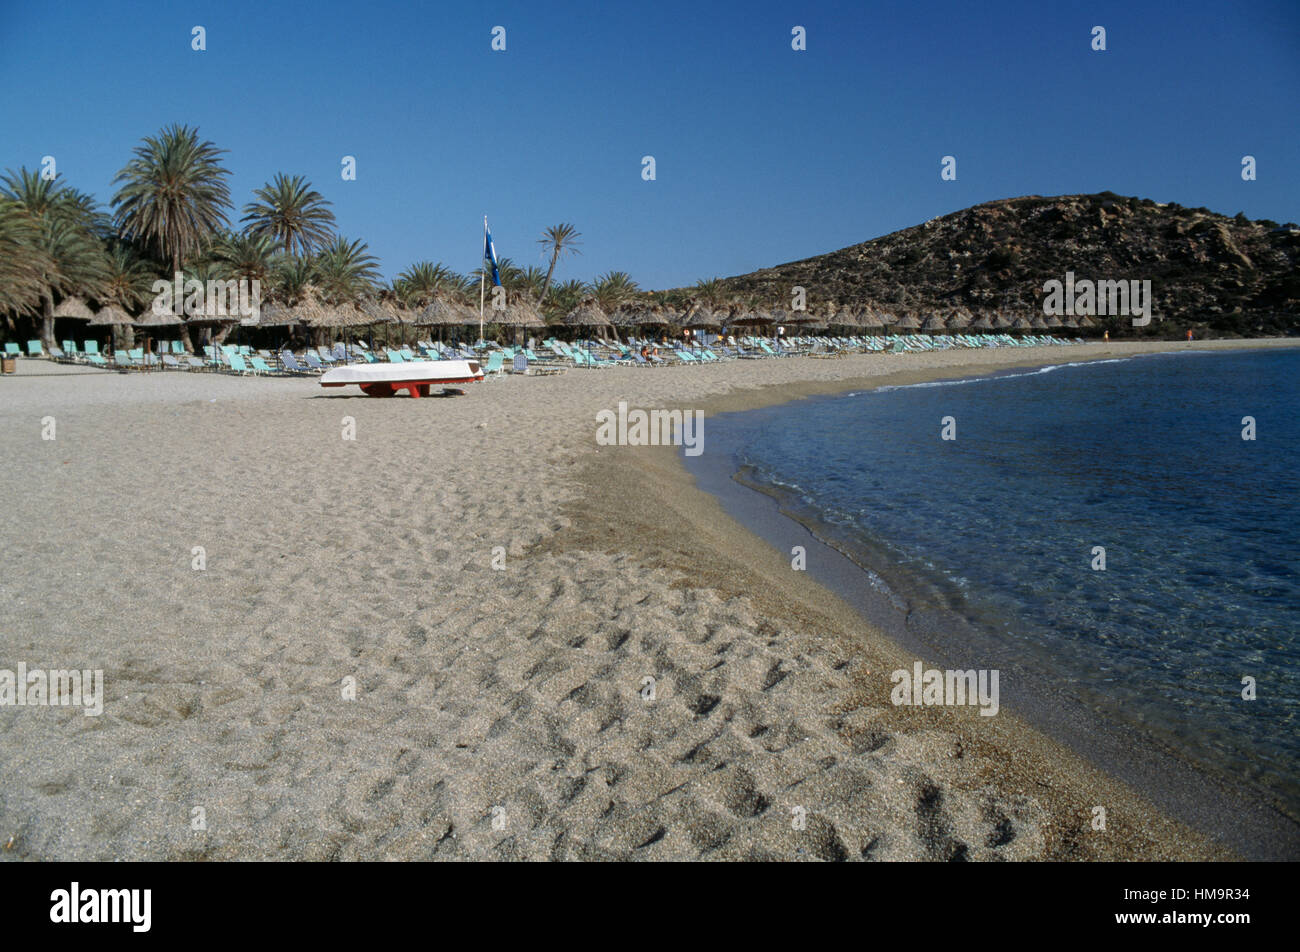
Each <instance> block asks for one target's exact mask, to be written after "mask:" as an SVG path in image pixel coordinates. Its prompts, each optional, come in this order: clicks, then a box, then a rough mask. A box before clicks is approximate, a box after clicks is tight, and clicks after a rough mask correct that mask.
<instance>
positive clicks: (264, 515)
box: [0, 341, 1272, 860]
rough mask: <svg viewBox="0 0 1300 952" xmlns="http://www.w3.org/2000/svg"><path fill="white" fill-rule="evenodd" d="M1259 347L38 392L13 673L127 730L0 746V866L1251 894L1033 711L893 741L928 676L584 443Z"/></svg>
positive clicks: (13, 592)
mask: <svg viewBox="0 0 1300 952" xmlns="http://www.w3.org/2000/svg"><path fill="white" fill-rule="evenodd" d="M1271 345H1272V344H1271V343H1270V342H1263V341H1240V342H1209V343H1207V342H1199V341H1198V342H1196V343H1194V344H1183V343H1149V344H1118V343H1105V344H1102V343H1096V344H1086V345H1078V346H1073V347H1068V348H1039V349H1009V348H1008V349H990V350H957V351H946V352H936V353H925V354H903V355H890V354H884V355H857V356H851V357H844V358H840V359H835V360H817V359H812V358H806V357H800V358H789V359H783V360H765V361H733V362H730V363H726V364H719V365H712V366H707V367H671V368H664V369H633V368H614V369H606V370H592V371H583V370H569V371H568V372H567V373H565V374H563V375H560V376H554V377H538V378H522V377H507V378H505V379H502V380H493V381H489V382H486V383H483V384H478V385H474V386H471V387H469V388H468V392H467V394H466V395H465V396H463V397H458V398H454V399H432V400H410V399H393V400H370V399H365V398H362V397H361V396H360V394H359V393H358V392H357V391H356V390H355V389H354V388H348V390H322V389H321V388H320V387H319V386H318V385H317V384H316V382H315V381H314V380H310V379H302V378H298V379H272V378H264V379H253V378H236V377H231V376H225V375H220V374H209V373H192V374H189V373H153V374H130V375H126V374H117V373H111V372H97V371H84V370H80V369H77V368H68V367H63V366H57V365H53V364H48V363H44V362H37V361H21V362H20V374H19V375H18V376H16V377H12V378H6V379H3V380H0V498H3V500H4V512H3V517H2V518H0V668H11V669H12V668H14V667H15V666H16V665H17V664H18V663H19V662H25V663H26V664H27V665H28V667H29V668H36V667H44V668H69V667H77V668H93V669H102V670H103V672H104V678H105V696H104V711H103V713H102V715H100V716H97V717H87V716H85V714H84V713H83V712H82V711H80V710H78V709H76V708H4V709H0V769H2V770H3V771H4V774H5V776H6V777H7V778H8V783H6V784H5V785H4V788H3V790H0V843H8V845H7V846H6V848H5V849H4V850H3V851H0V858H3V859H33V860H71V859H77V860H142V859H215V860H230V859H285V860H300V859H307V860H351V859H536V860H544V859H587V860H593V859H594V860H603V859H609V860H622V859H658V860H663V859H710V860H712V859H776V860H800V859H823V860H840V859H851V860H859V859H869V860H905V859H907V860H910V859H936V860H950V859H967V860H995V859H1012V860H1028V859H1068V860H1073V859H1102V860H1109V859H1152V860H1157V859H1219V858H1233V856H1234V854H1233V853H1232V851H1231V850H1230V849H1229V848H1228V847H1226V846H1224V845H1223V844H1220V843H1216V842H1214V841H1212V840H1211V839H1210V838H1208V837H1207V836H1204V835H1202V834H1201V833H1200V832H1198V831H1196V830H1193V829H1191V828H1189V827H1188V826H1185V825H1183V824H1181V823H1179V822H1176V821H1174V820H1172V819H1170V818H1169V817H1167V816H1165V815H1164V814H1162V813H1161V812H1160V811H1159V810H1157V809H1156V808H1155V807H1153V806H1152V805H1151V804H1150V803H1149V802H1148V801H1147V800H1146V799H1145V798H1144V797H1143V796H1142V795H1141V794H1140V793H1139V792H1138V791H1135V790H1133V789H1131V788H1130V787H1128V786H1126V785H1124V784H1123V783H1121V782H1119V781H1117V780H1114V779H1112V778H1111V777H1109V776H1108V775H1106V774H1105V773H1103V772H1101V771H1100V770H1098V769H1096V768H1094V767H1093V766H1091V765H1089V764H1088V763H1086V762H1084V761H1083V760H1081V759H1080V758H1078V757H1077V756H1075V755H1074V754H1072V753H1071V752H1070V751H1069V750H1067V749H1065V748H1063V747H1062V746H1060V745H1059V744H1057V743H1055V742H1053V741H1051V740H1050V739H1048V738H1047V737H1045V736H1043V735H1042V734H1040V733H1038V732H1037V731H1035V730H1034V729H1032V728H1030V727H1029V726H1028V725H1027V724H1025V723H1024V722H1023V721H1021V720H1020V719H1018V718H1017V716H1016V715H1015V714H1014V713H1012V712H1011V711H1009V710H1004V711H1003V712H1002V713H1000V714H999V716H997V717H995V718H980V717H978V716H977V715H976V714H975V713H974V711H973V709H952V708H905V709H904V708H895V707H893V706H891V705H890V703H889V700H888V694H889V687H890V682H889V680H888V671H889V670H892V669H894V668H896V667H910V666H911V664H912V662H913V661H914V660H917V659H916V658H915V657H914V656H913V655H910V654H908V653H906V652H905V651H903V650H902V649H901V648H900V647H899V646H897V645H896V644H894V643H893V642H891V641H889V640H888V639H886V638H884V637H883V636H882V635H881V634H880V632H878V631H875V630H873V629H872V628H871V627H870V626H869V625H867V623H866V622H865V621H864V620H863V619H862V618H861V617H860V616H859V615H858V614H856V613H855V612H854V611H853V610H852V609H851V608H849V606H848V605H847V604H845V603H844V602H842V601H841V600H840V599H838V598H837V597H836V596H834V595H833V594H831V593H830V592H829V591H827V590H825V589H823V588H821V587H820V586H819V585H817V584H816V583H815V582H814V581H812V580H811V579H810V578H809V577H808V576H807V575H806V574H805V573H794V572H792V571H791V570H790V560H789V555H788V553H782V552H779V551H777V550H776V549H774V548H772V547H771V546H769V545H767V544H766V543H764V542H762V541H761V540H758V539H757V538H756V537H754V536H752V535H750V534H749V533H748V532H747V531H746V530H745V529H743V528H742V527H741V526H739V525H738V524H736V523H735V522H733V521H732V520H730V519H729V518H727V517H726V516H725V515H724V514H723V513H722V510H721V508H720V507H719V505H718V504H717V502H716V500H714V499H713V498H712V497H710V496H708V495H706V494H704V493H701V492H699V491H698V490H696V489H695V488H694V486H693V484H692V481H691V479H690V477H689V476H688V475H687V473H686V471H685V469H684V468H683V467H682V465H681V462H680V460H679V458H678V456H677V452H676V451H675V450H674V449H672V448H632V447H617V446H598V445H597V443H596V440H595V438H594V436H595V428H596V426H595V414H596V413H597V412H598V411H600V410H604V409H612V408H615V407H616V406H617V405H618V403H619V402H620V401H626V402H627V403H628V404H629V406H633V407H643V408H649V407H656V406H679V407H690V408H699V409H702V410H704V411H705V413H706V414H708V413H716V412H720V411H724V410H735V409H743V408H747V407H753V406H758V405H763V404H767V403H773V402H778V401H784V400H790V399H796V398H798V397H800V396H804V395H809V394H816V393H832V392H836V391H840V390H844V389H849V388H861V387H868V386H874V385H878V384H880V383H884V382H889V383H900V382H908V381H919V380H923V379H931V378H937V377H942V376H961V375H969V374H971V373H976V372H983V371H989V370H994V369H999V368H1006V367H1010V366H1016V365H1026V366H1027V365H1033V364H1043V363H1060V362H1066V361H1077V360H1083V359H1097V358H1102V357H1111V356H1125V355H1130V354H1135V353H1143V352H1154V351H1166V350H1183V349H1188V348H1195V349H1217V348H1229V347H1261V346H1271ZM48 417H52V418H53V419H54V421H55V425H56V428H57V429H56V438H55V439H53V440H47V439H42V428H43V426H45V424H44V423H43V420H44V419H45V418H48ZM345 418H351V422H352V423H353V424H354V426H355V439H354V440H349V439H345V438H344V433H345V431H346V428H347V427H348V425H349V421H348V419H345ZM706 424H707V419H706ZM706 432H707V430H706ZM707 445H708V444H707V437H706V443H705V447H706V450H705V451H706V452H707ZM195 547H202V550H203V558H204V559H205V563H206V564H205V567H204V568H203V569H201V570H196V569H195V568H194V567H193V565H194V559H195V555H194V550H195ZM502 550H504V551H502ZM494 563H495V566H494ZM647 678H653V679H654V697H653V699H647V698H646V697H645V696H644V694H645V692H646V679H647ZM347 679H355V697H349V696H348V694H349V693H350V692H349V691H348V690H347V685H348V684H349V683H351V682H349V681H348V680H347ZM1098 804H1104V805H1105V806H1106V807H1107V814H1108V823H1107V829H1106V831H1105V832H1098V831H1094V830H1093V829H1091V827H1090V819H1091V817H1092V808H1093V807H1094V806H1095V805H1098ZM200 821H201V822H200ZM796 821H798V822H796ZM800 826H802V828H797V827H800Z"/></svg>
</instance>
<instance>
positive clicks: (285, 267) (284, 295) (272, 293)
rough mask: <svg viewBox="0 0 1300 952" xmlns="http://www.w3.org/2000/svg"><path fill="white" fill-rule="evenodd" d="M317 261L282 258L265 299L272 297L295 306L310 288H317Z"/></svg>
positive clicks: (274, 272) (272, 276) (272, 273)
mask: <svg viewBox="0 0 1300 952" xmlns="http://www.w3.org/2000/svg"><path fill="white" fill-rule="evenodd" d="M316 270H317V269H316V259H315V258H290V257H282V258H280V259H278V261H277V262H276V267H275V268H274V269H273V270H272V272H271V275H270V278H271V286H270V289H269V290H268V292H267V293H266V294H264V295H263V298H264V299H265V298H267V297H271V298H274V299H275V300H277V301H282V302H283V303H285V304H294V303H297V301H298V300H299V299H300V298H301V297H302V295H303V294H304V293H305V292H306V291H307V289H308V288H309V287H311V288H314V287H315V286H316Z"/></svg>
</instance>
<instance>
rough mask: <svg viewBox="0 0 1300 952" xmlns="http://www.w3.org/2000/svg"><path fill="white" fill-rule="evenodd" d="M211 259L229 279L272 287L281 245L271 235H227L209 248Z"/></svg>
mask: <svg viewBox="0 0 1300 952" xmlns="http://www.w3.org/2000/svg"><path fill="white" fill-rule="evenodd" d="M208 260H209V261H210V262H211V263H212V264H213V265H214V266H215V267H216V268H217V270H218V271H220V272H221V273H222V275H223V276H224V277H225V278H226V279H227V280H230V279H233V280H236V281H257V282H259V283H260V284H262V285H269V284H270V282H271V279H272V276H273V275H274V273H275V270H276V267H277V266H278V265H279V263H280V245H279V243H278V242H277V241H276V239H275V238H273V237H271V236H270V235H258V234H254V233H252V232H251V231H246V232H244V233H242V234H233V233H231V234H226V235H223V236H221V238H219V239H218V240H217V241H215V242H214V243H213V244H212V246H211V247H210V248H209V249H208Z"/></svg>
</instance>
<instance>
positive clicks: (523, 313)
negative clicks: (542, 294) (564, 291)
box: [497, 294, 546, 343]
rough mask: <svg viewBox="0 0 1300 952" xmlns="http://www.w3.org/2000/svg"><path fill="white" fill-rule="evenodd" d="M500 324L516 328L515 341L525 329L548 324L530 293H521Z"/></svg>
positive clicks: (508, 308)
mask: <svg viewBox="0 0 1300 952" xmlns="http://www.w3.org/2000/svg"><path fill="white" fill-rule="evenodd" d="M497 323H499V324H501V325H502V326H504V327H513V328H515V342H516V343H518V342H519V338H520V336H521V335H522V333H523V331H524V330H525V329H527V330H536V329H538V328H542V327H545V326H546V321H545V320H544V319H543V318H542V312H541V311H540V310H538V308H537V303H536V302H535V301H534V300H533V299H532V297H531V296H530V295H527V294H523V295H520V296H519V297H518V298H517V299H516V300H515V301H514V303H513V304H511V305H510V306H509V307H507V308H506V312H505V314H504V315H502V316H501V318H500V319H499V320H498V322H497Z"/></svg>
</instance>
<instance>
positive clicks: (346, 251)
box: [315, 235, 380, 304]
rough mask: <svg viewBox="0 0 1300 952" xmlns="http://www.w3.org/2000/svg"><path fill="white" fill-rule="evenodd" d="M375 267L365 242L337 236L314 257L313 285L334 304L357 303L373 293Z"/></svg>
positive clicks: (377, 271)
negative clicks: (314, 274) (314, 275)
mask: <svg viewBox="0 0 1300 952" xmlns="http://www.w3.org/2000/svg"><path fill="white" fill-rule="evenodd" d="M378 265H379V259H378V258H375V257H374V256H373V255H371V254H370V253H369V246H368V245H367V244H366V243H365V242H364V241H361V240H359V239H358V240H357V241H351V242H350V241H348V240H347V239H346V238H344V237H342V236H341V235H340V236H339V237H337V238H335V239H334V240H333V241H332V242H330V243H329V244H328V245H326V246H325V247H324V248H322V249H321V250H320V252H319V253H318V254H317V255H316V269H315V270H316V281H315V284H316V286H317V287H318V288H320V290H321V293H322V294H323V295H324V296H325V297H326V298H327V299H328V300H330V301H332V302H333V303H335V304H342V303H344V302H345V301H356V300H358V299H360V298H362V297H365V296H366V295H368V294H371V293H373V292H374V290H375V286H376V284H377V283H378V281H379V278H380V275H379V268H378Z"/></svg>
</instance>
